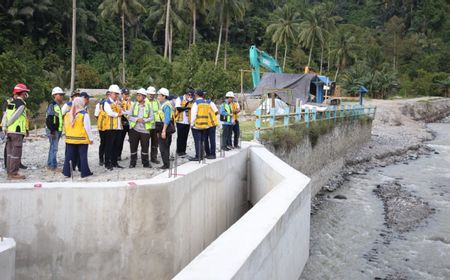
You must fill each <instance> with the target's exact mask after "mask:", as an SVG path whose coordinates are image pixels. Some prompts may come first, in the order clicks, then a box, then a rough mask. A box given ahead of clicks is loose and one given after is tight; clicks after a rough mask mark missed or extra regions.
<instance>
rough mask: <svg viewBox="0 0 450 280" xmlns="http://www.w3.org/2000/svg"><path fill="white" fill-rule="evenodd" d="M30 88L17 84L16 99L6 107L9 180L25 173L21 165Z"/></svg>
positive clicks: (21, 176)
mask: <svg viewBox="0 0 450 280" xmlns="http://www.w3.org/2000/svg"><path fill="white" fill-rule="evenodd" d="M29 91H30V90H29V89H28V87H27V86H26V85H24V84H17V85H16V86H15V87H14V90H13V93H14V96H15V97H14V99H13V100H12V101H11V102H10V103H9V104H8V106H7V108H6V117H5V118H4V123H3V125H2V127H4V128H6V139H7V140H6V141H7V142H8V146H7V151H6V153H7V164H6V166H7V168H6V170H7V173H8V180H22V179H25V176H24V175H20V174H19V173H18V172H19V167H20V162H21V158H22V146H23V138H24V137H25V135H26V134H27V128H26V126H27V112H26V103H25V100H24V99H26V98H27V97H28V92H29Z"/></svg>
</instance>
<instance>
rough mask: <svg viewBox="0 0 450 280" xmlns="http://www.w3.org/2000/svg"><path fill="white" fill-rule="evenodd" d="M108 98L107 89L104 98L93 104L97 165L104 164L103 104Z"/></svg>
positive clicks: (104, 119) (104, 115)
mask: <svg viewBox="0 0 450 280" xmlns="http://www.w3.org/2000/svg"><path fill="white" fill-rule="evenodd" d="M108 99H109V91H107V92H106V94H105V98H103V99H102V100H100V102H99V103H97V105H95V112H94V116H95V117H96V118H97V129H98V134H99V136H100V146H99V148H98V158H99V165H100V166H103V165H104V164H105V146H106V141H105V139H106V126H105V122H106V118H107V115H106V113H105V110H104V105H105V102H106V100H108Z"/></svg>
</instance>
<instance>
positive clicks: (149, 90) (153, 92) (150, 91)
mask: <svg viewBox="0 0 450 280" xmlns="http://www.w3.org/2000/svg"><path fill="white" fill-rule="evenodd" d="M147 94H156V88H155V87H152V86H150V87H148V88H147Z"/></svg>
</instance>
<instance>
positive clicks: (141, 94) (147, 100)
mask: <svg viewBox="0 0 450 280" xmlns="http://www.w3.org/2000/svg"><path fill="white" fill-rule="evenodd" d="M29 91H30V90H29V89H28V87H27V86H26V85H24V84H18V85H16V86H15V87H14V90H13V97H12V98H10V99H8V100H7V102H6V104H5V106H4V110H3V111H4V114H3V118H2V128H3V131H4V132H5V133H6V145H5V159H6V161H5V165H6V169H7V174H8V179H10V180H21V179H25V176H24V175H20V174H19V169H20V168H24V169H26V166H24V165H23V164H22V163H21V157H22V145H23V139H24V137H25V135H26V134H27V133H28V130H29V127H28V126H29V125H28V123H29V122H28V117H27V109H26V102H25V100H26V99H27V97H28V94H29ZM51 94H52V97H53V100H52V102H50V103H49V105H48V107H47V111H46V121H45V126H46V129H45V131H46V135H47V137H48V139H49V143H50V146H49V152H48V159H47V169H48V170H49V171H51V172H58V173H61V172H62V174H63V175H64V176H66V177H71V176H72V174H73V171H74V170H76V169H78V170H79V171H80V173H81V177H82V178H84V177H88V176H91V175H93V173H92V172H91V170H90V168H89V164H88V147H89V145H90V144H93V141H94V137H93V132H92V128H91V122H90V117H89V112H88V104H89V100H90V97H91V96H89V94H88V93H86V92H78V91H75V92H73V93H72V94H71V97H70V100H69V101H68V102H66V103H64V97H65V93H64V91H63V90H62V89H61V88H60V87H55V88H53V90H52V93H51ZM205 94H206V92H205V91H204V90H194V89H188V90H186V92H185V93H184V94H183V95H181V96H178V97H173V96H170V94H169V90H168V89H166V88H160V89H159V90H158V91H157V90H156V88H155V87H152V86H150V87H148V88H147V89H144V88H140V89H138V90H137V92H136V96H135V98H134V99H135V100H133V101H132V98H131V94H130V91H129V90H128V89H127V88H122V89H121V88H120V87H119V86H117V85H111V86H110V87H109V89H108V91H107V92H106V95H105V97H104V98H103V99H102V100H101V101H100V102H99V103H97V104H96V107H95V112H94V116H95V118H96V120H97V129H98V132H99V136H100V146H99V164H100V165H101V166H105V168H106V169H107V170H113V169H114V168H123V167H122V166H121V165H119V162H120V161H121V160H122V150H123V145H124V142H125V141H124V140H125V138H126V136H127V135H128V140H129V144H130V163H129V168H135V167H136V164H137V159H138V148H139V147H140V157H141V161H142V166H143V167H144V168H151V167H152V165H151V163H154V164H159V163H160V161H158V159H157V156H158V147H159V151H160V155H161V159H162V163H163V164H162V166H160V167H159V168H160V169H168V168H170V146H171V143H172V135H173V134H174V133H177V143H176V153H177V155H178V156H180V157H184V156H186V155H187V154H186V148H187V141H188V136H189V131H192V135H193V138H194V146H195V155H194V156H192V157H190V158H189V160H192V161H198V160H200V159H202V158H204V157H206V158H207V159H215V158H216V130H217V127H219V125H221V126H222V128H223V133H222V137H221V144H220V146H221V149H223V150H230V149H234V148H240V147H239V137H240V128H239V120H238V117H239V113H240V107H239V104H238V102H236V100H235V96H234V93H233V92H231V91H230V92H227V93H226V95H225V101H224V102H223V103H222V104H221V105H220V108H219V109H218V108H217V106H216V105H215V103H214V102H212V101H211V100H208V99H206V97H205ZM63 133H64V134H65V144H66V147H65V158H64V165H63V168H62V169H61V168H58V162H57V153H58V144H59V141H60V139H61V137H62V135H63ZM233 133H234V139H233V136H232V134H233ZM149 150H150V151H149Z"/></svg>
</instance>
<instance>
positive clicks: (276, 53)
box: [275, 43, 278, 60]
mask: <svg viewBox="0 0 450 280" xmlns="http://www.w3.org/2000/svg"><path fill="white" fill-rule="evenodd" d="M277 59H278V43H275V60H277Z"/></svg>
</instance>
